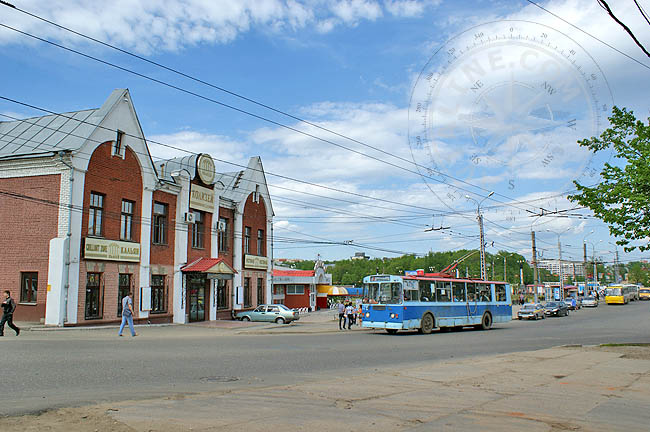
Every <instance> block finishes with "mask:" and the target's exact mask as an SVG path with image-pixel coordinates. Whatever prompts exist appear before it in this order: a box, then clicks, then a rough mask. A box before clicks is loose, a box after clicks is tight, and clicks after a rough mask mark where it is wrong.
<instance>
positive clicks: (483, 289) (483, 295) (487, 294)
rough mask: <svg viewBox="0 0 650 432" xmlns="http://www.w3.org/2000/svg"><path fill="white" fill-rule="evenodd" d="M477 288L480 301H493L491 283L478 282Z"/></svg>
mask: <svg viewBox="0 0 650 432" xmlns="http://www.w3.org/2000/svg"><path fill="white" fill-rule="evenodd" d="M476 288H477V290H478V301H482V302H489V301H492V290H491V289H490V285H489V284H476Z"/></svg>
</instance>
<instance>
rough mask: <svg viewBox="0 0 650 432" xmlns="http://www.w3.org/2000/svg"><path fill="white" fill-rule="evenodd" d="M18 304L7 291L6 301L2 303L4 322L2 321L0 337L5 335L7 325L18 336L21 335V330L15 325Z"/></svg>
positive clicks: (0, 323)
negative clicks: (15, 312)
mask: <svg viewBox="0 0 650 432" xmlns="http://www.w3.org/2000/svg"><path fill="white" fill-rule="evenodd" d="M15 310H16V302H15V301H14V299H12V298H11V292H9V290H5V300H4V301H3V302H2V321H0V336H4V335H5V323H7V325H9V327H11V328H12V329H13V330H14V331H15V332H16V336H18V335H19V334H20V328H19V327H18V326H16V325H15V324H14V311H15Z"/></svg>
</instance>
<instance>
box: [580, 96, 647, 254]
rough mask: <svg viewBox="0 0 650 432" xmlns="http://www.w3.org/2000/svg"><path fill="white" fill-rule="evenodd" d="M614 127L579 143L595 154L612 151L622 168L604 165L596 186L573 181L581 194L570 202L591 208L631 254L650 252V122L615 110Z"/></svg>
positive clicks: (617, 109)
mask: <svg viewBox="0 0 650 432" xmlns="http://www.w3.org/2000/svg"><path fill="white" fill-rule="evenodd" d="M609 121H610V123H611V125H612V126H611V127H610V128H608V129H606V130H605V131H604V132H603V133H602V134H601V135H600V137H591V138H589V139H585V140H581V141H578V143H579V144H580V145H581V146H583V147H588V148H589V149H590V150H591V151H593V152H594V153H597V152H599V151H603V150H606V149H609V148H612V149H613V151H614V154H615V156H616V158H617V159H618V160H619V161H621V162H622V163H623V164H622V165H624V166H623V167H620V166H616V165H612V164H610V163H609V162H607V163H605V166H604V168H603V169H602V171H601V173H600V174H601V176H602V181H601V182H600V183H599V184H597V185H595V186H587V185H582V184H580V183H578V182H574V183H575V185H576V188H577V190H578V193H576V194H575V195H570V196H569V199H570V200H571V201H574V202H577V203H579V204H581V205H583V206H585V207H588V208H590V209H591V210H592V211H593V212H594V215H595V216H596V217H598V218H599V219H601V220H603V221H604V222H605V223H606V224H607V225H608V226H609V232H610V234H612V235H614V236H615V237H619V238H620V237H622V238H621V239H619V240H618V244H620V245H622V246H624V249H625V251H627V252H629V251H632V250H634V249H636V248H638V249H639V250H641V251H644V250H648V249H650V244H649V243H648V242H647V241H646V239H647V238H648V237H650V211H648V209H650V119H648V124H647V125H646V124H644V123H643V122H642V121H640V120H637V119H636V118H635V117H634V113H633V112H632V111H629V112H628V111H627V109H625V108H623V109H619V108H618V107H614V108H613V110H612V116H611V117H610V118H609Z"/></svg>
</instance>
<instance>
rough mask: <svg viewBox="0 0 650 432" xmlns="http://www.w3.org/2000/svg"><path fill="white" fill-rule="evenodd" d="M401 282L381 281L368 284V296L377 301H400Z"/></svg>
mask: <svg viewBox="0 0 650 432" xmlns="http://www.w3.org/2000/svg"><path fill="white" fill-rule="evenodd" d="M401 290H402V284H401V283H399V282H393V283H389V282H383V283H380V284H368V297H369V298H370V299H372V300H374V301H376V302H377V303H393V304H394V303H400V302H401V299H400V295H401V293H400V291H401Z"/></svg>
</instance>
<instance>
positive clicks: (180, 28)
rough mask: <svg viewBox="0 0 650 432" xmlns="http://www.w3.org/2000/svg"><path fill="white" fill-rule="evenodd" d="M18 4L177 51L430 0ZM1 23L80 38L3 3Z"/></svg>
mask: <svg viewBox="0 0 650 432" xmlns="http://www.w3.org/2000/svg"><path fill="white" fill-rule="evenodd" d="M30 3H31V4H30V5H29V6H26V7H25V9H26V10H28V11H29V12H31V13H34V14H36V15H39V16H41V17H43V18H46V19H48V20H51V21H54V22H56V23H58V24H61V25H62V26H66V27H69V28H72V29H73V30H75V31H78V32H80V33H83V34H86V35H89V36H92V37H94V38H97V39H100V40H103V41H106V42H109V43H111V44H116V45H118V46H120V47H121V48H126V49H133V50H136V51H137V52H139V53H145V54H151V53H155V52H160V51H176V50H180V49H183V48H185V47H187V46H192V45H197V44H204V43H207V44H225V43H229V42H232V41H233V40H234V39H236V38H237V37H238V36H239V35H241V34H243V33H246V32H249V31H251V30H266V31H270V32H271V33H276V34H280V33H283V32H286V31H293V32H298V31H305V30H308V29H310V28H312V27H313V28H314V29H316V31H317V32H321V33H329V32H331V31H332V30H334V29H335V28H336V27H337V26H356V25H358V24H359V23H360V22H362V21H375V20H378V19H380V18H382V17H383V16H384V14H385V12H384V8H386V12H387V13H389V14H391V15H398V16H415V15H416V13H417V12H420V13H421V11H422V10H424V8H426V7H427V6H431V5H435V3H436V2H419V1H415V0H409V1H395V2H388V3H387V4H386V5H385V6H384V5H383V4H382V3H380V2H379V1H377V0H340V1H336V2H332V1H327V0H303V1H298V0H213V1H205V0H180V1H175V2H161V1H158V0H116V1H112V2H96V1H91V0H71V1H66V2H52V1H49V0H35V1H32V2H30ZM3 11H4V12H5V14H4V15H3V20H4V21H5V23H6V24H8V25H11V26H15V27H17V28H19V29H21V30H23V31H26V32H29V33H35V34H37V35H38V36H39V37H47V38H53V39H55V40H59V41H63V42H66V43H79V41H80V39H79V38H78V37H76V36H74V35H72V34H70V33H67V32H65V31H63V30H60V29H57V28H55V27H53V26H50V25H45V24H44V23H43V22H41V21H38V20H36V19H34V18H31V17H29V16H27V15H24V14H21V13H19V12H17V11H11V10H9V9H8V8H6V7H3ZM25 41H26V39H25V37H24V36H21V35H19V34H17V33H14V32H12V31H10V30H6V29H2V30H0V45H1V44H7V43H24V42H25Z"/></svg>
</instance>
